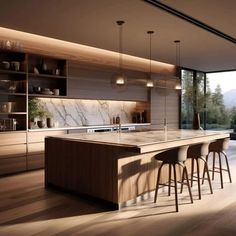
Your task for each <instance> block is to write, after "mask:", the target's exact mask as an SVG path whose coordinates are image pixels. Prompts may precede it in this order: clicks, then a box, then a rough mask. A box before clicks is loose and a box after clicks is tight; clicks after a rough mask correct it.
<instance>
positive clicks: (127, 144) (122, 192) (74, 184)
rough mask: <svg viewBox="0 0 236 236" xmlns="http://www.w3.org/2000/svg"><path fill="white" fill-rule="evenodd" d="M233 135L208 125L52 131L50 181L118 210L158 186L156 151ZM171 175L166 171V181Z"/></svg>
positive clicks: (48, 156) (48, 144)
mask: <svg viewBox="0 0 236 236" xmlns="http://www.w3.org/2000/svg"><path fill="white" fill-rule="evenodd" d="M227 137H229V133H228V132H226V131H203V130H168V132H164V131H163V130H150V131H141V132H122V133H115V132H107V133H82V134H67V135H61V136H51V137H50V136H49V137H46V142H45V185H46V186H51V185H52V186H56V187H58V188H61V189H62V190H63V191H72V192H76V193H82V194H86V195H90V196H92V197H96V198H99V199H102V200H105V201H108V202H110V203H112V204H114V205H115V207H116V209H118V208H119V207H121V206H124V205H125V204H126V203H127V202H128V201H133V200H134V201H136V200H135V199H136V198H138V197H139V196H142V195H143V194H145V193H148V192H151V191H153V190H154V189H155V184H156V176H157V170H158V168H159V164H158V163H157V161H156V159H155V155H156V154H158V153H160V152H162V151H164V150H167V149H170V148H175V147H178V146H182V145H192V144H197V143H202V142H213V141H214V140H216V139H221V138H227ZM186 162H187V161H186ZM167 178H168V176H167V175H164V176H163V181H165V179H167Z"/></svg>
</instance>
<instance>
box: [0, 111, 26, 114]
mask: <svg viewBox="0 0 236 236" xmlns="http://www.w3.org/2000/svg"><path fill="white" fill-rule="evenodd" d="M26 114H27V112H22V111H16V112H0V115H26Z"/></svg>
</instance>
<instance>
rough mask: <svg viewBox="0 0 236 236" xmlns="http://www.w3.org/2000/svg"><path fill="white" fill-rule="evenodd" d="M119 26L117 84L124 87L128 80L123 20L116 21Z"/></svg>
mask: <svg viewBox="0 0 236 236" xmlns="http://www.w3.org/2000/svg"><path fill="white" fill-rule="evenodd" d="M116 23H117V25H118V26H119V74H118V76H116V79H115V83H116V85H118V86H124V85H125V84H126V79H125V76H124V73H123V44H122V43H123V42H122V41H123V24H124V23H125V22H124V21H123V20H118V21H116Z"/></svg>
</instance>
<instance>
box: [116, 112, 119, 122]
mask: <svg viewBox="0 0 236 236" xmlns="http://www.w3.org/2000/svg"><path fill="white" fill-rule="evenodd" d="M116 124H120V116H119V114H118V115H117V116H116Z"/></svg>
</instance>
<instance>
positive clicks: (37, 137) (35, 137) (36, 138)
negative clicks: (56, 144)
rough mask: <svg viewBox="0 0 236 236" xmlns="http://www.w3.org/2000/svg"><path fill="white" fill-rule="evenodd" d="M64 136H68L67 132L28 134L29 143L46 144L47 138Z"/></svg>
mask: <svg viewBox="0 0 236 236" xmlns="http://www.w3.org/2000/svg"><path fill="white" fill-rule="evenodd" d="M63 134H66V131H39V132H29V134H28V141H29V143H38V142H44V138H45V137H46V136H53V135H63Z"/></svg>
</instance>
